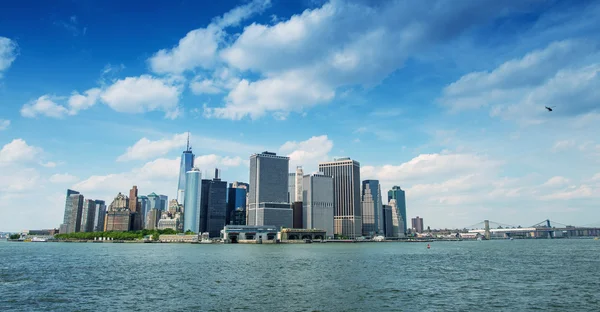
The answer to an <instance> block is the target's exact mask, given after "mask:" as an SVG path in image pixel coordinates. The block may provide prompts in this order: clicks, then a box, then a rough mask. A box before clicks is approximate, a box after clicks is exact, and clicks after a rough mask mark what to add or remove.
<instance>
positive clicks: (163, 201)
mask: <svg viewBox="0 0 600 312" xmlns="http://www.w3.org/2000/svg"><path fill="white" fill-rule="evenodd" d="M158 197H159V198H160V210H161V211H167V209H169V196H167V195H158Z"/></svg>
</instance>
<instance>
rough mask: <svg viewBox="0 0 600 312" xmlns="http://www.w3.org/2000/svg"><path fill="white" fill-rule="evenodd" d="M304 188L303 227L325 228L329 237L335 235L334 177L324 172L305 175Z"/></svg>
mask: <svg viewBox="0 0 600 312" xmlns="http://www.w3.org/2000/svg"><path fill="white" fill-rule="evenodd" d="M302 188H303V196H302V213H303V217H302V227H303V228H305V229H320V230H325V232H326V234H325V235H326V236H327V237H333V234H334V227H333V216H334V213H333V209H334V194H333V177H331V176H326V175H323V174H322V173H315V174H309V175H305V176H304V177H303V180H302Z"/></svg>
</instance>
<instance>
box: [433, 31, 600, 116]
mask: <svg viewBox="0 0 600 312" xmlns="http://www.w3.org/2000/svg"><path fill="white" fill-rule="evenodd" d="M599 73H600V53H598V49H597V47H596V45H595V44H593V43H591V42H588V41H580V40H565V41H558V42H553V43H551V44H549V45H548V46H547V47H546V48H544V49H541V50H535V51H532V52H530V53H528V54H526V55H525V56H523V57H522V58H516V59H512V60H509V61H507V62H505V63H503V64H501V65H500V66H498V67H497V68H496V69H494V70H493V71H491V72H473V73H469V74H467V75H464V76H462V77H461V78H460V79H459V80H458V81H456V82H453V83H451V84H450V85H448V86H447V87H446V88H445V89H444V91H443V96H442V97H441V98H440V99H439V101H440V102H441V103H442V104H443V105H446V106H448V107H450V108H451V109H452V110H461V109H473V108H480V107H486V106H487V107H491V115H492V116H499V117H503V118H507V119H519V120H525V121H526V122H527V123H530V124H536V123H541V122H543V121H544V120H546V119H549V118H553V117H558V116H575V115H583V114H587V113H589V112H594V111H597V110H598V106H597V103H598V101H600V92H598V91H597V90H599V89H600V78H599V77H600V75H599ZM544 106H548V107H552V106H555V111H554V112H551V113H550V112H547V111H546V110H545V108H544Z"/></svg>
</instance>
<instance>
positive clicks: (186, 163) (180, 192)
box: [177, 133, 194, 204]
mask: <svg viewBox="0 0 600 312" xmlns="http://www.w3.org/2000/svg"><path fill="white" fill-rule="evenodd" d="M193 167H194V154H193V153H192V147H191V146H190V134H189V133H188V139H187V147H186V149H185V151H183V154H181V164H180V166H179V185H178V186H177V202H178V203H179V204H183V199H184V198H185V176H186V173H187V172H188V171H192V168H193Z"/></svg>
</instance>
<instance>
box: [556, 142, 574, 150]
mask: <svg viewBox="0 0 600 312" xmlns="http://www.w3.org/2000/svg"><path fill="white" fill-rule="evenodd" d="M574 146H575V141H573V140H562V141H557V142H556V143H554V146H553V147H552V150H553V151H554V152H560V151H564V150H568V149H570V148H573V147H574Z"/></svg>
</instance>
